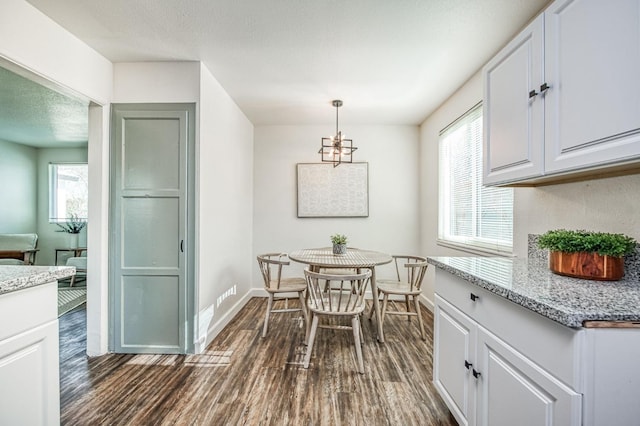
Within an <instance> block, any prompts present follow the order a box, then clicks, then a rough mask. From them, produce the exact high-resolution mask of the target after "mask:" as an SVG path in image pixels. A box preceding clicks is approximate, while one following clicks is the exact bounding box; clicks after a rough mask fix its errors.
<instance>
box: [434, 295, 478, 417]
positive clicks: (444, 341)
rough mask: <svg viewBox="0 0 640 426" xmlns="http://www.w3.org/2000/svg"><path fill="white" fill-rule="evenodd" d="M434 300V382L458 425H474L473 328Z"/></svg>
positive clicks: (446, 305)
mask: <svg viewBox="0 0 640 426" xmlns="http://www.w3.org/2000/svg"><path fill="white" fill-rule="evenodd" d="M435 299H436V304H435V314H434V327H435V329H434V341H433V382H434V385H435V387H436V389H438V392H439V393H440V396H441V397H442V399H443V400H444V401H445V403H446V404H447V406H448V407H449V410H451V412H452V413H453V415H454V417H455V418H456V420H457V421H458V423H459V424H460V425H474V424H475V400H474V397H475V389H474V386H475V383H474V381H473V380H472V379H473V376H472V375H471V371H472V368H473V362H474V358H475V346H476V325H475V323H474V322H473V320H471V319H470V318H469V317H467V316H466V315H465V314H463V313H462V312H460V311H459V310H458V309H456V308H454V307H453V306H452V305H450V304H449V303H447V302H446V301H445V300H444V299H442V298H441V297H439V296H438V295H437V294H436V296H435Z"/></svg>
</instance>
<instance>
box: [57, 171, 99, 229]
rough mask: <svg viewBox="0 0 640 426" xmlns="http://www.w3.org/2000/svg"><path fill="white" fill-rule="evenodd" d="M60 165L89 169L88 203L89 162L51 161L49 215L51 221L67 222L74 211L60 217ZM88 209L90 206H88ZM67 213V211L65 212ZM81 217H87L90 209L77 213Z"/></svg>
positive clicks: (87, 195)
mask: <svg viewBox="0 0 640 426" xmlns="http://www.w3.org/2000/svg"><path fill="white" fill-rule="evenodd" d="M58 166H84V167H85V168H86V170H87V192H86V202H87V204H88V200H89V182H88V172H89V169H88V168H89V163H88V162H83V161H52V162H50V163H49V167H48V178H49V185H48V188H49V194H48V196H49V205H48V217H49V223H63V222H66V221H67V219H68V218H69V217H71V215H72V214H74V213H67V214H66V215H65V216H64V217H59V215H58V213H59V212H58V208H57V204H58V198H59V197H58V192H59V190H58V187H59V185H58ZM87 209H88V206H87ZM65 213H66V212H65ZM77 216H78V218H79V219H84V220H86V219H87V216H88V210H87V211H86V212H84V214H83V215H77Z"/></svg>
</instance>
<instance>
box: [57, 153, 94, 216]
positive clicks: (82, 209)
mask: <svg viewBox="0 0 640 426" xmlns="http://www.w3.org/2000/svg"><path fill="white" fill-rule="evenodd" d="M88 170H89V169H88V166H87V164H86V163H82V164H80V163H74V164H71V163H52V164H49V222H64V221H65V220H66V219H67V218H70V217H77V218H80V219H86V218H87V216H88V215H87V213H88V208H87V199H88V197H89V185H88Z"/></svg>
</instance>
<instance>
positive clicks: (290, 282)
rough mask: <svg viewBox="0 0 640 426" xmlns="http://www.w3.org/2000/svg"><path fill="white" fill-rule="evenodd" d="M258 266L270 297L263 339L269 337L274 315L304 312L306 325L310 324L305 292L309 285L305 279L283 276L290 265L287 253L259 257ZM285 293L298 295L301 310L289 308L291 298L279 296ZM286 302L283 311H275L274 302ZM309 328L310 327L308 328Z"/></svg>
mask: <svg viewBox="0 0 640 426" xmlns="http://www.w3.org/2000/svg"><path fill="white" fill-rule="evenodd" d="M258 265H259V266H260V272H261V273H262V279H263V280H264V289H265V290H266V291H267V294H268V295H269V301H268V302H267V313H266V315H265V318H264V326H263V327H262V337H266V336H267V330H268V329H269V317H270V316H271V314H272V313H283V312H295V311H302V316H303V317H304V320H305V325H306V324H308V323H309V317H308V313H307V307H306V303H305V291H306V290H307V283H306V281H305V279H304V278H300V277H293V278H285V277H283V276H282V269H283V267H284V266H288V265H289V258H288V257H287V254H286V253H266V254H262V255H259V256H258ZM284 293H298V299H299V300H300V308H289V298H288V297H282V296H278V295H281V294H284ZM281 300H284V303H285V306H284V308H283V309H274V302H276V301H281ZM307 328H308V327H307Z"/></svg>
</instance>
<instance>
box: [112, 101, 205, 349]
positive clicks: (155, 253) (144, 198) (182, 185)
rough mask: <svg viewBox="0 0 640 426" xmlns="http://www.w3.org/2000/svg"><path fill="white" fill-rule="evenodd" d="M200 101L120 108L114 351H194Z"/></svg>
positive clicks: (115, 120) (116, 110)
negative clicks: (193, 221) (193, 163)
mask: <svg viewBox="0 0 640 426" xmlns="http://www.w3.org/2000/svg"><path fill="white" fill-rule="evenodd" d="M193 116H194V107H193V105H186V104H178V105H176V104H145V105H140V104H119V105H114V106H113V110H112V142H113V145H112V157H111V159H112V164H111V170H112V174H111V176H112V190H111V196H112V202H111V206H112V209H111V212H112V214H111V224H112V225H111V230H112V232H111V254H112V258H111V264H112V268H111V270H112V276H111V279H110V283H111V285H110V287H111V294H112V298H111V301H112V309H111V312H112V319H113V321H112V333H111V336H112V346H113V347H112V350H113V351H115V352H123V353H186V352H188V351H189V350H190V349H191V348H190V345H189V343H188V342H190V341H192V340H193V339H192V338H191V337H192V336H190V330H192V329H193V327H192V326H191V324H192V320H191V318H193V315H190V306H191V305H192V304H190V303H189V300H190V298H189V295H190V294H193V291H192V290H193V280H192V279H188V278H190V274H189V272H190V268H188V260H189V256H188V254H189V252H190V247H191V244H190V242H191V240H192V232H190V231H189V229H190V227H189V220H188V219H189V214H188V213H189V203H188V201H189V195H190V191H189V189H190V188H189V182H191V181H192V178H191V176H190V175H189V173H190V172H191V173H193V172H192V171H191V169H192V168H190V167H189V164H190V161H189V153H190V150H191V149H192V146H193V126H194V124H193V120H194V118H193Z"/></svg>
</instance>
